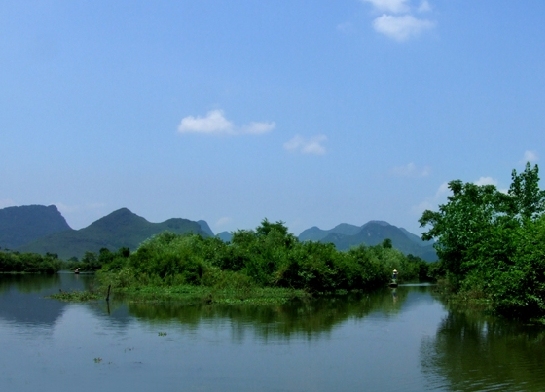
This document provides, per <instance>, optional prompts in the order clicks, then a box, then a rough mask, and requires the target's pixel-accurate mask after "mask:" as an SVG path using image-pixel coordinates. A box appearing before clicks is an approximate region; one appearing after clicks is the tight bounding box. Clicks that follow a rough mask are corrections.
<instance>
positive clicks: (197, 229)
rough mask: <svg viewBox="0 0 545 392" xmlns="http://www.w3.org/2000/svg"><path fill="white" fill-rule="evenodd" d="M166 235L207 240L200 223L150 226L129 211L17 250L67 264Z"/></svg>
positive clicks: (177, 221) (180, 221) (176, 221)
mask: <svg viewBox="0 0 545 392" xmlns="http://www.w3.org/2000/svg"><path fill="white" fill-rule="evenodd" d="M205 223H206V222H205ZM206 227H208V225H206ZM208 230H210V229H208ZM164 231H170V232H172V233H177V234H184V233H189V232H193V233H197V234H201V235H202V236H205V237H206V236H208V234H207V233H206V232H205V231H204V230H203V229H202V224H199V223H198V222H194V221H191V220H188V219H181V218H173V219H168V220H166V221H164V222H162V223H151V222H148V221H147V220H146V219H144V218H142V217H141V216H138V215H136V214H134V213H132V212H131V211H130V210H129V209H127V208H121V209H119V210H117V211H114V212H112V213H111V214H109V215H107V216H105V217H103V218H100V219H99V220H97V221H95V222H93V223H92V224H91V225H90V226H89V227H86V228H84V229H81V230H71V231H65V232H59V233H55V234H50V235H47V236H45V237H42V238H39V239H37V240H35V241H32V242H30V243H27V244H25V245H22V246H20V247H19V248H18V249H17V250H19V251H21V252H34V253H40V254H44V253H46V252H50V253H56V254H57V255H58V256H59V257H60V258H61V259H65V260H67V259H69V258H71V257H78V258H81V257H82V256H83V255H84V254H85V252H86V251H90V252H98V251H99V250H100V249H101V248H108V249H110V250H112V251H117V250H118V249H119V248H121V247H128V248H129V249H131V250H135V249H136V248H137V247H138V245H139V244H140V243H141V242H142V241H144V240H145V239H147V238H149V237H151V236H152V235H154V234H158V233H161V232H164Z"/></svg>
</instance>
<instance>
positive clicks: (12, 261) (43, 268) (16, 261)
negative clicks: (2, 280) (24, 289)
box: [0, 250, 63, 274]
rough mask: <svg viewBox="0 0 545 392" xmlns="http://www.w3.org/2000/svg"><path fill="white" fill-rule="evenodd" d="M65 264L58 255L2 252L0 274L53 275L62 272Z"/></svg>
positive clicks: (0, 252)
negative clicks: (28, 273)
mask: <svg viewBox="0 0 545 392" xmlns="http://www.w3.org/2000/svg"><path fill="white" fill-rule="evenodd" d="M62 266H63V262H62V261H61V260H60V259H59V258H58V257H57V255H56V254H53V253H46V254H45V255H39V254H36V253H19V252H12V251H9V250H0V272H30V273H46V274H52V273H55V272H57V271H58V270H60V269H61V268H62Z"/></svg>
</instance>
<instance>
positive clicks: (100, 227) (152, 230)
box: [0, 205, 437, 261]
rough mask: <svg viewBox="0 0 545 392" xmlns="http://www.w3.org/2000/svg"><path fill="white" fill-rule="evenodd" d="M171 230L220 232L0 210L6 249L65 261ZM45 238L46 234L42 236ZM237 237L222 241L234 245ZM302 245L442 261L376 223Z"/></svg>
mask: <svg viewBox="0 0 545 392" xmlns="http://www.w3.org/2000/svg"><path fill="white" fill-rule="evenodd" d="M163 231H170V232H173V233H177V234H184V233H189V232H193V233H197V234H201V235H203V236H205V237H207V236H213V235H214V233H213V232H212V230H211V229H210V227H209V226H208V224H207V223H206V222H205V221H204V220H200V221H198V222H195V221H191V220H188V219H182V218H171V219H168V220H166V221H164V222H162V223H151V222H148V221H147V220H146V219H145V218H143V217H141V216H138V215H136V214H134V213H132V212H131V211H130V210H129V209H127V208H121V209H119V210H116V211H113V212H112V213H110V214H109V215H106V216H105V217H103V218H100V219H98V220H96V221H95V222H93V223H92V224H91V225H89V226H88V227H86V228H84V229H81V230H73V229H71V228H70V227H69V226H68V224H67V223H66V220H65V219H64V218H63V217H62V215H61V214H60V212H59V211H58V210H57V208H56V206H54V205H51V206H47V207H46V206H39V205H33V206H20V207H7V208H4V209H0V247H2V248H9V249H15V250H19V251H22V252H35V253H40V254H45V253H46V252H50V253H56V254H57V255H58V256H59V257H60V258H62V259H69V258H71V257H74V256H75V257H78V258H81V257H82V256H83V255H84V254H85V252H87V251H91V252H98V251H99V250H100V249H101V248H108V249H110V250H112V251H116V250H118V249H119V248H121V247H128V248H130V249H131V250H134V249H136V248H137V247H138V246H139V245H140V243H141V242H142V241H144V240H145V239H147V238H149V237H151V236H153V235H155V234H158V233H161V232H163ZM42 233H43V234H42ZM232 234H233V233H228V232H223V233H218V234H216V236H218V237H219V238H221V239H222V240H224V241H230V240H231V239H232ZM298 238H299V240H301V241H320V242H331V243H333V244H335V246H336V247H337V249H339V250H348V249H350V248H351V247H353V246H358V245H360V244H365V245H368V246H372V245H377V244H380V243H382V242H383V241H384V239H386V238H390V239H391V240H392V245H393V247H394V248H396V249H399V250H400V251H401V252H403V253H404V254H412V255H414V256H418V257H421V258H422V259H424V260H426V261H435V260H437V255H436V253H435V249H433V246H432V245H433V242H432V241H422V240H421V239H420V237H419V236H418V235H416V234H413V233H410V232H408V231H407V230H405V229H403V228H398V227H396V226H392V225H390V224H389V223H387V222H384V221H370V222H367V223H366V224H364V225H363V226H355V225H351V224H348V223H341V224H339V225H337V226H335V227H334V228H333V229H331V230H321V229H319V228H318V227H316V226H314V227H311V228H310V229H307V230H305V231H303V232H302V233H301V234H299V236H298Z"/></svg>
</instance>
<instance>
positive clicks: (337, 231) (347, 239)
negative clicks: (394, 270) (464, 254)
mask: <svg viewBox="0 0 545 392" xmlns="http://www.w3.org/2000/svg"><path fill="white" fill-rule="evenodd" d="M351 233H353V234H351ZM298 238H299V239H300V240H301V241H319V242H331V243H333V244H335V246H336V247H337V249H339V250H348V249H350V248H351V247H353V246H358V245H360V244H364V245H367V246H373V245H378V244H381V243H382V242H383V241H384V240H385V239H386V238H389V239H391V240H392V246H393V247H394V248H396V249H398V250H400V251H401V252H403V253H404V254H412V255H413V256H418V257H420V258H422V259H423V260H426V261H436V260H437V254H436V252H435V249H434V248H433V242H431V241H422V240H421V239H420V237H418V236H417V235H416V234H413V233H410V232H408V231H407V230H405V229H402V228H398V227H396V226H392V225H390V224H389V223H387V222H384V221H370V222H367V223H366V224H364V225H363V226H360V227H358V226H354V225H349V224H346V223H343V224H340V225H337V226H335V227H334V228H333V229H331V230H321V229H319V228H317V227H312V228H310V229H308V230H305V231H303V232H302V233H301V234H299V237H298Z"/></svg>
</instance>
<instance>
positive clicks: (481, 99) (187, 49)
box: [0, 0, 545, 234]
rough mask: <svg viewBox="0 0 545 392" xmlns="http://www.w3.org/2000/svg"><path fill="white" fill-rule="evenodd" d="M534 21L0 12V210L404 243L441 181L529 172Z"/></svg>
mask: <svg viewBox="0 0 545 392" xmlns="http://www.w3.org/2000/svg"><path fill="white" fill-rule="evenodd" d="M544 20H545V2H543V1H541V0H535V1H532V0H528V1H524V2H515V1H501V0H499V1H494V2H491V1H490V2H489V1H464V0H459V1H446V0H443V1H439V0H428V1H420V0H312V1H310V0H292V1H277V0H275V1H269V0H239V1H232V0H223V1H220V0H192V1H183V0H181V1H115V2H111V1H99V0H96V1H49V0H40V1H3V2H0V69H1V72H0V105H1V109H0V130H1V139H0V178H1V182H0V208H1V207H7V206H11V205H27V204H45V205H49V204H56V205H57V207H58V208H59V210H60V211H61V212H62V214H63V216H64V217H65V218H66V220H67V222H68V224H69V225H70V226H71V227H73V228H75V229H79V228H83V227H86V226H88V225H89V224H91V223H92V222H93V221H94V220H96V219H98V218H100V217H102V216H104V215H106V214H108V213H110V212H112V211H114V210H116V209H118V208H121V207H128V208H129V209H131V211H133V212H134V213H136V214H138V215H140V216H143V217H145V218H146V219H148V220H149V221H152V222H160V221H163V220H165V219H168V218H172V217H181V218H188V219H192V220H200V219H203V220H206V221H207V222H208V224H209V225H210V227H211V228H212V230H213V231H214V232H216V233H217V232H221V231H233V230H237V229H251V228H255V227H256V226H258V225H259V223H260V221H261V220H262V219H263V218H265V217H267V218H268V219H269V220H272V221H276V220H282V221H284V222H285V223H286V224H287V226H288V227H289V229H290V231H291V232H293V233H295V234H299V233H300V232H301V231H303V230H305V229H307V228H310V227H311V226H318V227H320V228H321V229H331V228H333V227H334V226H336V225H337V224H339V223H342V222H346V223H351V224H355V225H362V224H364V223H366V222H367V221H369V220H385V221H387V222H389V223H391V224H393V225H396V226H399V227H404V228H406V229H407V230H409V231H412V232H415V233H420V232H421V231H422V230H420V229H419V224H418V219H419V217H420V215H421V212H422V211H423V209H425V208H431V209H433V208H436V207H437V205H438V203H440V202H444V201H445V200H446V196H447V195H448V192H447V189H446V187H445V184H446V183H447V182H448V181H451V180H454V179H460V180H462V181H467V182H477V183H493V184H496V185H497V186H498V188H500V189H505V188H508V186H509V184H510V179H511V170H512V169H517V170H519V171H520V170H522V169H523V168H524V164H525V163H526V161H531V162H532V163H537V164H538V165H539V164H540V161H539V159H540V156H543V155H544V154H545V152H544V151H543V141H544V136H543V134H544V132H545V115H544V113H545V71H544V64H545V24H544V23H543V21H544ZM543 175H544V174H543V171H542V176H543ZM542 184H543V182H542ZM542 188H543V186H542Z"/></svg>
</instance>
